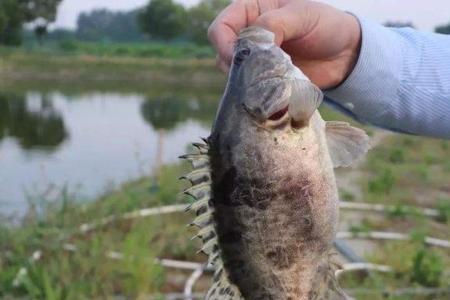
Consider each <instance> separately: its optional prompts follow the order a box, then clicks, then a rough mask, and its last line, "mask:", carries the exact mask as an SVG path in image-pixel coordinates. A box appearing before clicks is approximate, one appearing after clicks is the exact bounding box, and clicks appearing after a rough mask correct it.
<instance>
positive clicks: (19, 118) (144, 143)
mask: <svg viewBox="0 0 450 300" xmlns="http://www.w3.org/2000/svg"><path fill="white" fill-rule="evenodd" d="M220 93H221V91H220V90H214V91H211V90H209V91H202V90H194V91H189V90H183V89H176V88H174V87H173V86H172V87H167V88H158V89H155V90H154V91H150V92H142V93H133V92H122V91H119V92H118V91H114V90H113V89H112V90H111V91H108V90H107V89H106V90H105V89H103V88H102V89H101V90H95V89H93V90H89V91H83V92H80V91H73V90H67V91H65V90H64V89H63V90H61V89H59V88H58V89H52V88H51V87H50V88H47V89H46V90H45V91H39V90H33V89H29V90H21V91H20V92H18V91H17V90H13V91H10V90H8V91H0V214H6V215H11V214H16V215H17V214H18V215H21V214H23V213H24V212H25V211H26V209H27V207H28V204H27V203H28V202H29V200H30V199H32V198H33V197H38V196H45V197H51V195H52V193H55V191H61V189H62V188H65V189H66V190H67V191H69V192H71V193H74V194H76V196H77V197H78V198H80V199H90V198H94V197H95V196H98V195H99V194H101V193H104V192H106V191H108V190H110V189H111V188H114V187H117V186H120V184H123V183H124V182H127V181H130V180H133V179H137V178H139V177H142V176H146V175H150V174H151V173H152V170H154V169H155V168H156V167H157V166H159V165H160V164H163V163H173V162H176V161H177V159H178V156H179V155H182V154H183V153H184V152H185V151H186V148H187V145H188V144H189V143H190V142H193V141H198V140H199V138H200V137H205V136H207V135H208V133H209V128H210V124H211V121H212V118H213V117H214V114H215V111H216V107H217V101H218V99H219V97H220Z"/></svg>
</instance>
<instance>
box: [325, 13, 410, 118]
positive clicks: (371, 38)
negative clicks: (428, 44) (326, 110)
mask: <svg viewBox="0 0 450 300" xmlns="http://www.w3.org/2000/svg"><path fill="white" fill-rule="evenodd" d="M358 19H359V22H360V26H361V32H362V43H361V51H360V55H359V58H358V62H357V63H356V66H355V68H354V70H353V71H352V73H351V74H350V75H349V77H348V78H347V79H346V80H345V81H344V82H343V83H342V84H341V85H340V86H338V87H337V88H335V89H331V90H326V91H325V92H324V93H325V96H326V98H328V99H327V100H328V101H329V102H331V103H332V104H335V105H337V106H338V107H340V108H341V109H343V110H344V111H347V112H348V113H349V114H351V115H353V116H354V117H355V118H356V119H358V120H360V121H362V122H368V123H372V124H374V125H378V126H383V127H386V126H387V127H389V124H386V120H387V119H389V116H388V115H389V114H390V113H391V112H390V110H389V104H390V103H391V101H396V99H397V98H398V89H399V86H400V80H401V78H400V74H401V69H402V42H401V39H399V37H398V34H397V33H396V32H395V31H393V30H391V29H389V28H386V27H384V26H381V25H379V24H376V23H373V22H371V21H368V20H365V19H363V18H358Z"/></svg>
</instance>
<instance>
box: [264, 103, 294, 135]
mask: <svg viewBox="0 0 450 300" xmlns="http://www.w3.org/2000/svg"><path fill="white" fill-rule="evenodd" d="M288 112H289V105H286V106H285V107H284V108H282V109H280V110H278V111H276V112H275V113H273V114H271V115H270V116H269V117H268V118H267V120H266V121H265V122H264V125H265V127H268V128H271V129H280V128H285V126H286V125H287V124H288V123H289V120H290V117H289V113H288Z"/></svg>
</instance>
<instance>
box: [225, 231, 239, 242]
mask: <svg viewBox="0 0 450 300" xmlns="http://www.w3.org/2000/svg"><path fill="white" fill-rule="evenodd" d="M241 239H242V234H241V233H240V232H239V231H237V230H233V229H229V230H228V231H225V232H224V233H222V236H221V240H222V242H224V243H237V242H240V241H241Z"/></svg>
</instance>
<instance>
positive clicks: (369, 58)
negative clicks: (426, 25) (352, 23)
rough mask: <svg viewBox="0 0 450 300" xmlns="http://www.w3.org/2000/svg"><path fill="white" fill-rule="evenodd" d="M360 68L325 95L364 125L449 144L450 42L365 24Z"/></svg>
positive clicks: (413, 32) (426, 34)
mask: <svg viewBox="0 0 450 300" xmlns="http://www.w3.org/2000/svg"><path fill="white" fill-rule="evenodd" d="M361 28H362V45H361V53H360V56H359V59H358V62H357V64H356V66H355V68H354V70H353V72H352V73H351V74H350V75H349V77H348V78H347V79H346V80H345V82H344V83H342V84H341V85H340V86H339V87H338V88H336V89H333V90H328V91H326V92H325V95H326V97H327V99H328V101H329V102H331V103H334V104H335V105H337V106H338V107H340V108H341V109H343V110H345V111H347V112H348V113H349V114H351V115H352V116H353V117H355V118H357V119H358V120H360V121H363V122H368V123H371V124H374V125H377V126H380V127H384V128H388V129H391V130H395V131H400V132H407V133H411V134H419V135H427V136H435V137H442V138H450V37H447V36H442V35H437V34H428V33H421V32H417V31H415V30H412V29H389V28H385V27H382V26H381V25H377V24H374V23H371V22H369V21H366V20H361Z"/></svg>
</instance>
